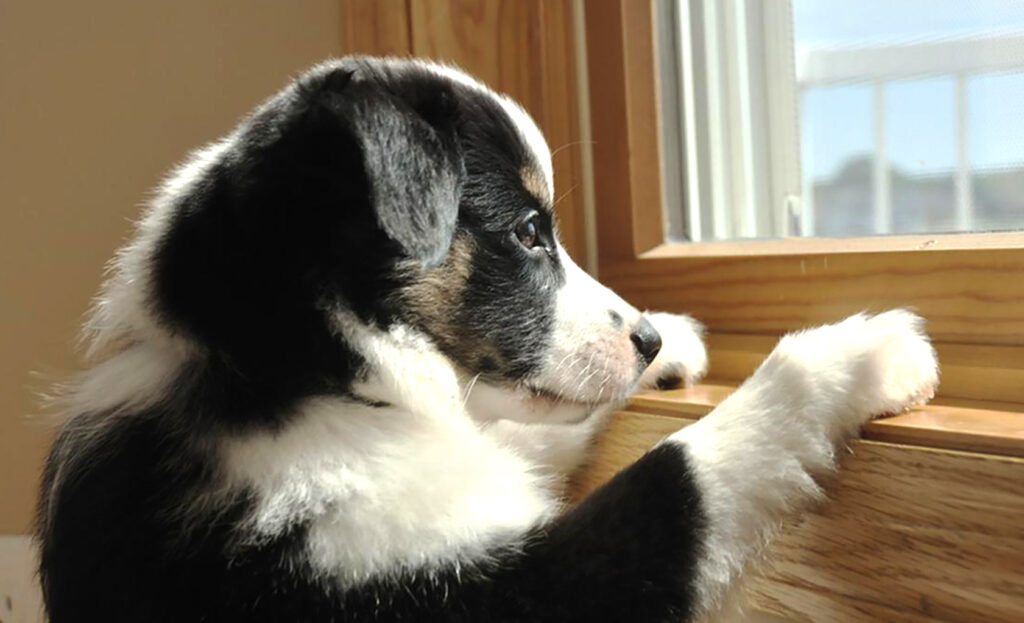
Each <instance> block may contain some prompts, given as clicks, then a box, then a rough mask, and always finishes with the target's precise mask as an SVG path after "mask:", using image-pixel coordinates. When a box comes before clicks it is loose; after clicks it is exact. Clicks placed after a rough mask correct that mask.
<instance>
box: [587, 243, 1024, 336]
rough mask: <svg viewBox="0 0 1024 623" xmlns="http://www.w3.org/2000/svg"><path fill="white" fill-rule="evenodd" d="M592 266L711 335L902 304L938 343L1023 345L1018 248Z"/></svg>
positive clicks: (774, 328)
mask: <svg viewBox="0 0 1024 623" xmlns="http://www.w3.org/2000/svg"><path fill="white" fill-rule="evenodd" d="M600 268H601V280H602V281H603V282H604V283H605V284H606V285H608V286H609V287H611V288H613V289H615V290H616V291H617V292H618V293H619V294H620V295H622V296H623V297H624V298H626V299H627V300H628V301H630V302H631V303H632V304H633V305H636V306H637V307H639V308H642V309H658V310H664V311H674V312H686V313H691V314H693V315H694V316H695V317H696V318H697V319H698V320H700V321H701V322H703V323H705V324H706V325H707V326H708V328H709V329H710V330H711V331H712V332H719V333H755V334H763V335H781V334H782V333H785V332H787V331H792V330H795V329H799V328H802V327H805V326H808V325H815V324H822V323H827V322H833V321H836V320H839V319H841V318H843V317H845V316H847V315H849V314H852V313H856V312H859V311H863V310H870V311H881V310H885V309H890V308H894V307H909V308H913V309H915V310H916V311H917V312H918V313H920V314H921V315H922V316H924V317H925V318H926V319H927V321H928V332H929V334H930V335H931V336H932V338H933V339H934V340H936V341H938V342H949V343H965V344H990V345H1016V346H1022V345H1024V249H1018V248H991V249H948V250H930V249H924V250H919V251H879V252H853V253H848V252H836V253H818V254H812V255H758V256H740V255H735V256H725V257H675V258H657V259H638V260H634V261H631V262H625V261H620V262H617V263H615V264H613V265H611V266H609V265H608V264H607V263H604V262H602V263H601V265H600Z"/></svg>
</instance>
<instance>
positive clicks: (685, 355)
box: [640, 312, 708, 388]
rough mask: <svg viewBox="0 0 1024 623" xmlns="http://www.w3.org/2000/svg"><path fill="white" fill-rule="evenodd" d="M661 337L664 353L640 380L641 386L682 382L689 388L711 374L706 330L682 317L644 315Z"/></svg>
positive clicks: (648, 367)
mask: <svg viewBox="0 0 1024 623" xmlns="http://www.w3.org/2000/svg"><path fill="white" fill-rule="evenodd" d="M644 315H645V316H646V317H647V320H649V321H650V323H651V324H652V325H654V328H655V329H656V330H657V331H658V333H659V334H660V335H661V350H660V351H658V356H657V357H655V358H654V361H652V362H651V365H649V366H647V369H646V370H644V374H643V376H642V377H640V386H641V387H647V388H653V387H657V386H658V381H659V380H663V379H679V380H680V381H681V382H682V384H683V385H684V386H687V387H689V386H690V385H693V384H694V383H696V382H697V381H698V380H699V379H700V378H702V377H703V376H704V375H705V374H706V373H707V371H708V353H707V349H706V348H705V347H704V337H703V336H704V327H703V326H702V325H701V324H700V323H699V322H697V321H696V320H694V319H693V318H691V317H689V316H684V315H681V314H666V313H663V312H659V313H647V314H644Z"/></svg>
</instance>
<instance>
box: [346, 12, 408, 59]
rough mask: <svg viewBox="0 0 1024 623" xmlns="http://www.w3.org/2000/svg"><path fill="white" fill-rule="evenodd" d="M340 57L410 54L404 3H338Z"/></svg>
mask: <svg viewBox="0 0 1024 623" xmlns="http://www.w3.org/2000/svg"><path fill="white" fill-rule="evenodd" d="M341 33H342V37H341V44H342V53H343V54H375V55H378V56H406V55H408V54H410V53H411V52H412V32H411V29H410V23H409V5H408V1H407V0H341Z"/></svg>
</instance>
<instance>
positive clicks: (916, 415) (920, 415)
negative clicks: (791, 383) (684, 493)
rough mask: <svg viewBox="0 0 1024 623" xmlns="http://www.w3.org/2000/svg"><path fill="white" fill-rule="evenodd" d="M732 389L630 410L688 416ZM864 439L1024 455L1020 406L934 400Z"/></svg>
mask: <svg viewBox="0 0 1024 623" xmlns="http://www.w3.org/2000/svg"><path fill="white" fill-rule="evenodd" d="M734 389H736V385H734V384H726V383H715V382H708V383H702V384H700V385H696V386H694V387H691V388H688V389H679V390H670V391H658V392H653V391H652V392H643V393H640V394H637V395H635V396H634V397H633V399H632V400H631V401H630V405H629V407H628V409H629V410H631V411H635V412H641V413H651V414H657V415H667V416H673V417H681V418H688V419H692V418H695V417H700V416H703V415H705V414H707V413H708V412H709V411H711V410H712V409H714V408H715V407H716V406H718V404H719V403H720V402H721V401H722V400H724V399H725V397H726V396H728V395H729V394H730V393H732V391H733V390H734ZM863 436H864V438H865V439H870V440H874V441H887V442H892V443H900V444H905V445H914V446H923V447H930V448H941V449H946V450H961V451H969V452H981V453H986V454H999V455H1004V456H1014V457H1024V405H1022V404H1018V403H1006V402H990V401H980V400H961V399H953V398H939V399H936V400H935V401H934V402H932V403H930V404H928V405H927V406H924V407H917V408H915V409H912V410H911V411H909V412H907V413H903V414H900V415H896V416H893V417H887V418H882V419H878V420H875V421H873V422H870V423H868V424H867V425H866V426H865V427H864V433H863Z"/></svg>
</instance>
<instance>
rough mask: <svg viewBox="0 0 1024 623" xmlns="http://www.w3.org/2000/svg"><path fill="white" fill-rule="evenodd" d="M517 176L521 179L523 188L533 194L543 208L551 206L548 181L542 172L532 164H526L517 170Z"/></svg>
mask: <svg viewBox="0 0 1024 623" xmlns="http://www.w3.org/2000/svg"><path fill="white" fill-rule="evenodd" d="M519 178H520V179H521V180H522V181H523V188H525V189H526V191H527V192H528V193H530V194H531V195H533V196H534V198H535V199H537V201H538V202H540V205H541V206H543V207H545V208H550V207H551V199H552V198H551V193H550V192H549V190H548V181H547V178H546V177H545V176H544V172H543V171H541V170H540V168H539V167H537V166H534V165H530V164H528V165H526V166H525V167H523V168H522V170H521V171H520V172H519Z"/></svg>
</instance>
